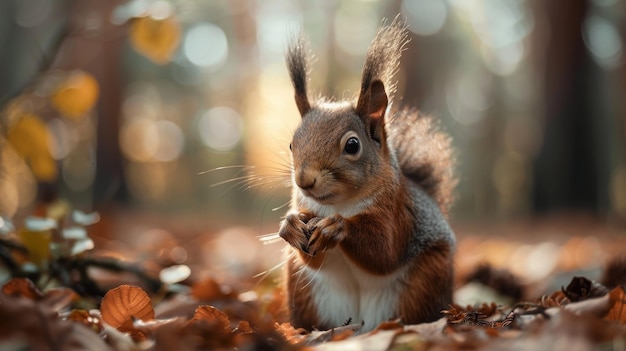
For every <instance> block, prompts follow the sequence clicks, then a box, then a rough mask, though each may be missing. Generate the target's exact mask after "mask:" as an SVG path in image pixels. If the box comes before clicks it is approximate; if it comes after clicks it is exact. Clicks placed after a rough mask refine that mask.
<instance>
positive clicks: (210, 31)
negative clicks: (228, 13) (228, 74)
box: [183, 22, 228, 68]
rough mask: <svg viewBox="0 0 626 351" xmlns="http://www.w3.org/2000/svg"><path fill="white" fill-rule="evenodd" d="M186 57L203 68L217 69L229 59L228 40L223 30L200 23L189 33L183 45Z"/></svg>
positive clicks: (209, 24)
mask: <svg viewBox="0 0 626 351" xmlns="http://www.w3.org/2000/svg"><path fill="white" fill-rule="evenodd" d="M183 52H184V54H185V57H186V58H187V59H188V60H189V62H191V63H192V64H194V65H196V66H199V67H202V68H217V67H218V66H220V65H222V64H223V63H224V62H225V61H226V59H227V58H228V40H227V39H226V34H225V33H224V31H223V30H222V28H220V27H218V26H216V25H214V24H211V23H206V22H205V23H200V24H198V25H196V26H194V27H192V28H191V29H189V31H187V34H186V35H185V40H184V43H183Z"/></svg>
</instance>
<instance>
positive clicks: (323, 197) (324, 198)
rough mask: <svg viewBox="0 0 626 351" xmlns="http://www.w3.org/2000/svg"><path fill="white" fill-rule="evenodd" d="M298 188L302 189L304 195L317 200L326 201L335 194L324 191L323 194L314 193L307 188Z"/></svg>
mask: <svg viewBox="0 0 626 351" xmlns="http://www.w3.org/2000/svg"><path fill="white" fill-rule="evenodd" d="M300 190H302V193H303V194H304V196H308V197H310V198H312V199H314V200H315V201H317V202H327V201H328V200H330V199H332V198H333V197H335V194H333V193H326V194H323V195H315V194H313V193H312V192H311V191H310V190H307V189H300Z"/></svg>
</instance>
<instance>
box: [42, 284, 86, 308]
mask: <svg viewBox="0 0 626 351" xmlns="http://www.w3.org/2000/svg"><path fill="white" fill-rule="evenodd" d="M78 298H79V296H78V294H76V293H75V292H74V290H72V289H70V288H53V289H50V290H47V291H46V292H45V294H44V295H43V297H42V299H41V303H42V304H44V305H46V306H47V307H48V308H50V309H51V310H53V311H60V310H63V309H65V308H67V307H69V306H70V304H71V303H72V302H73V301H76V300H77V299H78Z"/></svg>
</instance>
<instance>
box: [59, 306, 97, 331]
mask: <svg viewBox="0 0 626 351" xmlns="http://www.w3.org/2000/svg"><path fill="white" fill-rule="evenodd" d="M101 317H102V316H101V315H100V312H99V311H97V310H91V311H87V310H72V311H71V312H70V313H69V314H68V315H67V317H65V319H67V320H69V321H72V322H76V323H80V324H82V325H84V326H86V327H87V328H89V329H91V330H93V331H94V332H96V333H100V332H101V331H102V330H104V327H103V326H102V318H101Z"/></svg>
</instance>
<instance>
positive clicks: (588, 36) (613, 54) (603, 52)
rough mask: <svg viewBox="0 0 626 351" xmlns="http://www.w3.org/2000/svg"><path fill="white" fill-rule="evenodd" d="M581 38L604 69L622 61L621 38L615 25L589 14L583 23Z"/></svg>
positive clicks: (614, 66) (613, 66)
mask: <svg viewBox="0 0 626 351" xmlns="http://www.w3.org/2000/svg"><path fill="white" fill-rule="evenodd" d="M583 38H584V40H585V44H586V45H587V48H588V49H589V51H590V52H591V54H592V56H593V58H594V60H595V61H596V62H597V63H598V65H600V67H602V68H604V69H613V68H616V67H617V66H619V65H620V63H621V61H622V51H623V49H622V38H620V33H619V32H618V30H617V28H616V26H615V25H614V24H613V23H611V22H609V21H608V20H606V19H604V18H601V17H599V16H589V17H587V19H586V20H585V23H584V25H583Z"/></svg>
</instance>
